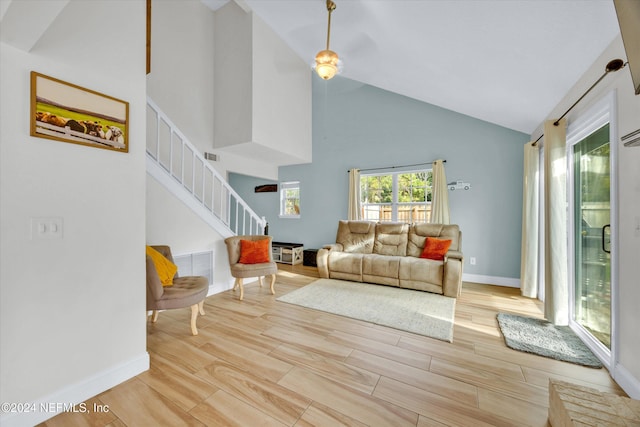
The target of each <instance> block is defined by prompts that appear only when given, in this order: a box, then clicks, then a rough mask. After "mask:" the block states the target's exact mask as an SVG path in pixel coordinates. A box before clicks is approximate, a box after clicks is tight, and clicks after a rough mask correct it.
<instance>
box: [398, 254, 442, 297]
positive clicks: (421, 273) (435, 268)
mask: <svg viewBox="0 0 640 427" xmlns="http://www.w3.org/2000/svg"><path fill="white" fill-rule="evenodd" d="M443 277H444V263H443V262H442V261H435V260H432V259H426V258H414V257H402V258H400V286H403V285H402V281H403V280H404V281H415V282H427V283H433V284H437V285H439V287H440V290H439V292H440V293H442V278H443Z"/></svg>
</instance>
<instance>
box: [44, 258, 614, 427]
mask: <svg viewBox="0 0 640 427" xmlns="http://www.w3.org/2000/svg"><path fill="white" fill-rule="evenodd" d="M317 277H318V273H317V270H316V269H315V268H312V267H304V266H300V265H299V266H284V265H279V273H278V277H277V281H276V286H275V289H276V295H271V293H270V292H269V290H268V287H260V286H258V283H257V281H255V282H249V283H247V284H246V286H245V298H244V300H243V301H239V300H238V293H237V292H232V291H228V292H223V293H220V294H217V295H212V296H210V297H208V298H207V299H206V301H205V306H204V308H205V312H206V315H205V316H202V317H199V318H198V331H199V335H197V336H192V335H191V333H190V329H189V316H190V310H189V309H184V310H169V311H166V312H163V313H161V314H160V317H159V319H158V322H157V323H155V324H151V323H149V324H148V329H147V332H148V334H147V350H148V352H149V355H150V360H151V368H150V369H149V371H147V372H144V373H142V374H140V375H138V376H137V377H135V378H133V379H131V380H129V381H126V382H124V383H122V384H120V385H118V386H116V387H114V388H112V389H111V390H108V391H106V392H104V393H102V394H100V395H98V396H95V397H93V398H91V399H89V400H88V401H86V402H84V404H85V405H86V406H87V407H88V408H89V409H92V408H93V407H96V408H108V410H107V411H102V412H97V411H91V410H90V411H87V412H86V413H73V412H68V413H63V414H60V415H58V416H56V417H54V418H52V419H50V420H48V421H46V422H45V423H43V424H42V426H47V427H52V426H54V427H57V426H71V427H75V426H77V427H80V426H94V427H126V426H129V427H131V426H151V425H153V426H169V427H173V426H181V425H195V426H203V425H204V426H278V427H282V426H290V427H291V426H296V427H309V426H330V427H334V426H353V427H363V426H374V427H386V426H389V427H396V426H412V427H445V426H447V427H458V426H459V427H470V426H473V427H476V426H504V427H511V426H518V427H521V426H534V427H547V425H548V421H547V410H548V382H549V379H560V380H563V381H568V382H573V383H576V384H580V385H585V386H588V387H594V388H598V389H600V390H603V391H610V392H613V393H617V394H620V395H624V392H623V391H622V390H621V389H620V387H619V386H618V385H617V384H616V383H615V382H614V381H613V380H612V379H611V376H610V375H609V373H608V372H607V371H606V370H605V369H592V368H586V367H582V366H578V365H572V364H570V363H566V362H559V361H556V360H551V359H547V358H543V357H539V356H535V355H531V354H526V353H521V352H518V351H514V350H511V349H509V348H507V347H506V346H505V344H504V339H503V337H502V334H501V333H500V329H499V327H498V323H497V321H496V315H497V314H498V313H500V312H505V313H514V314H520V315H524V316H530V317H537V318H541V317H542V304H541V303H540V302H539V301H537V300H533V299H530V298H524V297H521V296H520V295H519V290H518V289H514V288H506V287H500V286H490V285H481V284H477V283H464V285H463V290H462V295H461V296H460V297H459V298H458V300H457V302H456V316H455V325H454V338H453V343H448V342H444V341H439V340H436V339H433V338H429V337H424V336H421V335H416V334H412V333H409V332H404V331H399V330H395V329H392V328H387V327H384V326H380V325H373V324H370V323H367V322H363V321H359V320H354V319H349V318H346V317H342V316H337V315H334V314H329V313H324V312H321V311H317V310H309V309H306V308H303V307H299V306H296V305H292V304H286V303H282V302H279V301H277V298H278V296H280V295H283V294H285V293H288V292H291V291H294V290H296V289H298V288H300V287H302V286H305V285H307V284H309V283H311V282H313V281H314V280H316V279H317Z"/></svg>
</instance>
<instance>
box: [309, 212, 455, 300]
mask: <svg viewBox="0 0 640 427" xmlns="http://www.w3.org/2000/svg"><path fill="white" fill-rule="evenodd" d="M427 237H435V238H438V239H446V240H451V246H450V247H449V251H448V252H447V254H446V256H445V257H444V260H442V261H439V260H433V259H426V258H420V255H421V254H422V251H423V248H424V245H425V242H426V239H427ZM461 248H462V233H461V232H460V228H459V227H458V226H457V225H453V224H452V225H445V224H411V225H409V224H404V223H375V222H371V221H345V220H342V221H340V222H339V223H338V233H337V236H336V243H334V244H330V245H325V246H324V247H323V248H322V249H320V250H319V251H318V255H317V264H318V272H319V274H320V277H322V278H332V279H342V280H350V281H355V282H368V283H376V284H381V285H389V286H398V287H401V288H408V289H416V290H420V291H428V292H434V293H438V294H443V295H446V296H449V297H453V298H456V297H457V296H458V295H460V290H461V288H462V265H463V255H462V252H461Z"/></svg>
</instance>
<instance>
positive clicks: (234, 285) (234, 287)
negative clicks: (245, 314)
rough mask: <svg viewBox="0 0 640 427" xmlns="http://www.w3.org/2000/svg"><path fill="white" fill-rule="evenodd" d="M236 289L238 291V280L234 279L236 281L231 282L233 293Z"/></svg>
mask: <svg viewBox="0 0 640 427" xmlns="http://www.w3.org/2000/svg"><path fill="white" fill-rule="evenodd" d="M236 289H238V278H237V277H236V280H235V281H234V282H233V290H234V291H235V290H236Z"/></svg>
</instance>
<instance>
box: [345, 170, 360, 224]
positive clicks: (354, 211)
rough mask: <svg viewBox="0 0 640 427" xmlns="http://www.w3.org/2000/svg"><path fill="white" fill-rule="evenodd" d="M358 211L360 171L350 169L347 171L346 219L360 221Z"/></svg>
mask: <svg viewBox="0 0 640 427" xmlns="http://www.w3.org/2000/svg"><path fill="white" fill-rule="evenodd" d="M360 211H361V209H360V169H351V170H349V208H348V212H347V219H348V220H359V219H361V217H360Z"/></svg>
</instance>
